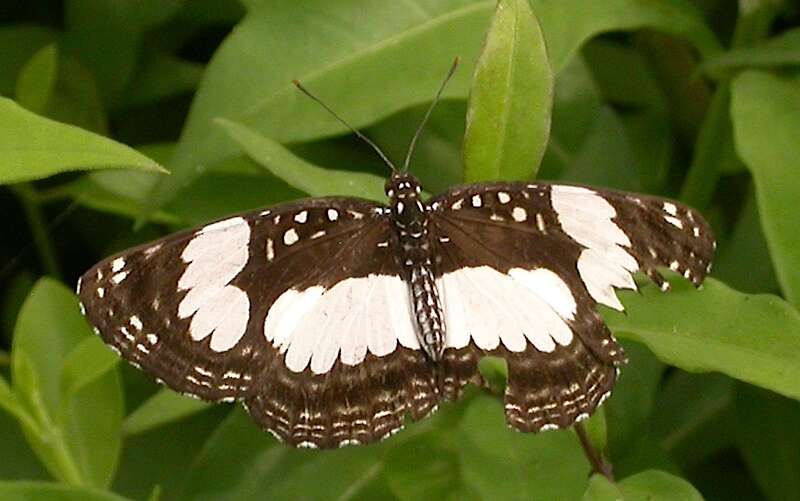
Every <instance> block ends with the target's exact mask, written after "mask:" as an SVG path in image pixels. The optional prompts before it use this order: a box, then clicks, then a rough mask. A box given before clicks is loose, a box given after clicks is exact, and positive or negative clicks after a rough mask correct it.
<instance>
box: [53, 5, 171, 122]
mask: <svg viewBox="0 0 800 501" xmlns="http://www.w3.org/2000/svg"><path fill="white" fill-rule="evenodd" d="M183 3H184V0H142V1H130V0H123V1H114V2H108V1H106V0H70V1H68V2H66V4H65V8H64V10H65V12H64V18H65V19H64V24H65V34H64V45H65V46H66V47H67V48H69V49H70V50H71V51H73V52H77V53H78V54H79V55H80V57H81V59H82V60H83V61H86V62H87V64H89V68H90V70H91V72H92V73H93V74H94V75H95V76H96V78H97V79H98V84H99V87H100V90H101V94H102V95H103V97H104V98H105V101H106V102H107V103H109V107H110V108H116V107H118V106H119V105H120V104H121V103H122V102H123V101H124V96H125V93H126V91H127V90H128V85H129V83H130V80H131V78H132V76H133V74H134V71H135V69H136V64H137V62H138V58H139V52H140V50H141V47H142V44H143V43H144V39H145V34H146V33H145V32H146V30H148V29H150V28H152V27H154V26H156V25H158V24H159V23H162V22H164V21H165V20H166V19H168V18H169V17H170V16H172V15H173V14H175V12H177V10H178V9H179V8H180V7H181V5H182V4H183Z"/></svg>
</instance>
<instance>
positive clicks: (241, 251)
mask: <svg viewBox="0 0 800 501" xmlns="http://www.w3.org/2000/svg"><path fill="white" fill-rule="evenodd" d="M249 243H250V226H249V225H248V224H247V222H246V221H245V220H244V219H243V218H241V217H236V218H231V219H227V220H225V221H221V222H219V223H215V224H212V225H209V226H206V227H205V228H203V229H202V230H200V231H199V232H198V233H197V234H196V235H195V237H194V238H193V239H192V240H191V241H190V242H189V244H188V245H187V246H186V248H185V249H184V250H183V253H182V254H181V259H183V261H184V262H186V263H188V266H187V267H186V270H185V271H184V272H183V275H181V278H180V279H179V280H178V289H179V290H188V291H189V292H188V293H187V294H186V296H184V298H183V300H182V301H181V302H180V304H179V305H178V317H179V318H188V317H190V316H191V315H193V314H194V313H195V312H197V311H198V310H199V309H201V308H203V307H204V306H205V305H208V306H209V307H212V308H213V307H214V306H213V305H212V304H211V303H212V299H213V298H215V297H216V296H217V294H219V293H220V291H221V290H222V288H223V287H225V286H226V285H227V284H229V283H230V282H231V280H233V279H234V278H236V275H238V274H239V272H240V271H242V269H243V268H244V266H245V265H246V264H247V259H248V256H249V252H248V245H249Z"/></svg>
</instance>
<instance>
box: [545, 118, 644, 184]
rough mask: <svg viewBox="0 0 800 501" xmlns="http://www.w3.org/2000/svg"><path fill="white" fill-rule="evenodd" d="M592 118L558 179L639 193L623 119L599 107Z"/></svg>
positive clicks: (633, 161) (634, 164)
mask: <svg viewBox="0 0 800 501" xmlns="http://www.w3.org/2000/svg"><path fill="white" fill-rule="evenodd" d="M594 118H595V120H594V123H593V124H592V129H591V130H590V131H589V134H588V136H587V137H586V139H585V141H584V142H583V144H582V145H581V146H580V148H579V149H578V150H577V151H576V152H575V153H574V155H573V156H572V158H571V159H570V162H569V164H568V165H566V166H565V169H564V171H563V172H562V173H561V175H560V176H559V179H561V180H564V181H570V182H575V183H584V184H593V185H596V186H606V187H609V188H616V189H620V190H628V191H641V190H640V187H641V181H640V180H639V177H638V176H637V175H636V174H637V172H636V171H637V166H636V159H635V157H634V153H633V150H632V148H631V144H630V139H629V138H628V134H627V132H626V131H625V125H624V124H623V123H622V120H620V118H619V116H618V115H617V113H616V112H615V111H614V110H612V109H611V108H610V107H608V106H603V107H602V108H600V109H599V110H598V112H597V115H596V116H595V117H594Z"/></svg>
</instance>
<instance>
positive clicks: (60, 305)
mask: <svg viewBox="0 0 800 501" xmlns="http://www.w3.org/2000/svg"><path fill="white" fill-rule="evenodd" d="M35 5H38V6H39V7H34V8H28V9H24V8H19V9H15V8H13V7H12V8H5V7H4V8H2V9H0V20H2V22H3V24H2V25H1V26H0V47H3V48H4V49H3V50H2V52H0V94H2V95H3V96H5V97H2V98H0V183H3V184H4V185H5V186H3V187H2V189H0V208H2V212H3V214H4V215H5V217H4V221H3V222H2V226H0V227H2V234H3V237H2V239H0V263H2V265H0V284H2V289H0V300H2V305H3V307H2V311H1V312H0V315H1V316H0V336H2V337H0V350H1V351H0V409H2V411H0V444H2V447H0V499H20V498H24V497H25V496H27V498H30V499H41V498H47V499H51V498H52V499H97V500H110V499H122V496H124V497H125V498H132V499H158V498H160V497H162V498H163V499H198V498H199V499H280V498H299V499H309V498H312V499H317V498H319V499H322V498H339V499H349V498H364V499H369V498H387V499H393V498H399V499H420V498H444V497H447V498H458V499H460V498H491V499H505V498H529V499H579V498H581V496H583V498H584V499H587V500H605V499H619V498H623V499H682V500H683V499H700V498H701V494H700V493H702V496H703V497H706V498H708V499H731V498H733V497H734V496H736V497H738V498H741V499H751V498H752V499H770V500H787V499H800V453H798V451H800V404H798V402H797V400H798V399H800V313H798V309H797V308H798V307H800V272H798V270H800V231H798V229H797V227H796V220H797V217H796V213H797V207H798V202H800V175H799V174H798V173H800V77H799V76H798V71H797V69H798V65H799V64H800V29H799V28H797V24H798V20H800V11H798V9H797V6H796V5H794V4H790V2H785V3H784V2H782V1H780V0H754V1H747V2H746V1H740V2H739V5H738V8H736V6H733V5H731V2H726V1H724V0H694V1H692V0H651V1H642V0H596V1H594V0H592V1H579V0H530V3H528V2H527V1H526V0H502V1H501V2H500V4H499V6H497V5H496V4H495V1H494V0H447V1H438V0H410V1H408V2H391V1H384V0H374V1H369V2H363V1H360V0H340V1H336V2H331V1H329V0H308V1H306V2H302V3H300V2H288V1H286V2H275V1H266V0H242V5H240V4H239V3H237V2H234V1H221V0H216V1H215V0H192V1H188V0H168V1H162V0H137V1H133V0H118V1H108V0H65V1H64V2H58V1H55V0H52V1H42V2H39V3H36V4H35ZM55 26H58V28H56V27H55ZM234 26H235V29H234V30H233V31H230V29H231V28H232V27H234ZM487 33H488V34H487ZM482 44H483V46H482ZM212 51H213V57H211V59H210V61H208V62H207V61H206V58H207V56H208V54H210V53H211V52H212ZM457 55H459V56H461V57H462V60H463V63H462V67H461V68H460V69H459V71H458V72H457V73H456V76H455V77H454V79H453V81H452V82H451V84H450V86H449V87H448V88H447V89H446V91H445V101H444V102H443V103H442V104H441V105H440V106H439V107H438V108H437V109H436V111H435V113H434V116H433V118H432V121H431V124H430V125H429V127H428V129H427V130H426V131H425V133H424V135H423V136H422V138H421V140H420V144H419V148H418V153H417V155H416V158H415V160H414V162H413V165H412V170H413V171H414V172H415V173H416V174H417V175H418V176H419V177H420V178H421V179H422V181H423V183H424V185H425V187H426V189H427V190H429V192H432V193H433V192H437V191H439V190H441V189H443V188H445V187H447V186H450V185H453V184H456V183H458V182H462V181H464V180H466V181H476V180H483V179H529V178H533V177H534V176H537V175H538V177H541V178H546V179H558V180H565V181H575V182H585V183H591V184H597V185H602V186H607V187H614V188H620V189H627V190H634V191H643V192H649V193H655V194H659V195H664V196H673V197H676V198H679V199H681V200H682V201H684V202H687V203H689V204H691V205H693V206H695V207H697V208H698V209H700V210H701V211H702V212H703V213H704V214H705V215H707V216H708V218H709V219H710V220H711V221H712V223H713V225H714V227H715V230H716V232H717V235H718V240H719V248H718V252H717V259H716V265H715V270H714V272H713V274H712V277H711V278H709V279H708V280H707V282H706V284H705V286H704V288H703V289H702V290H700V291H695V290H693V289H692V287H691V286H689V284H688V283H685V282H683V281H682V280H681V279H680V278H675V280H674V282H675V287H674V290H673V291H672V292H670V293H669V294H661V293H659V292H657V291H656V290H655V288H654V287H651V286H649V285H645V286H643V288H642V293H641V294H636V293H620V297H621V299H622V301H623V302H624V303H625V305H626V308H627V311H628V314H627V315H621V314H617V313H615V312H611V311H608V310H604V311H603V315H604V316H605V318H606V319H607V321H608V323H609V325H610V326H611V328H612V330H613V331H614V332H615V334H616V335H617V336H618V337H620V338H622V339H623V340H624V343H625V346H626V349H627V351H628V353H629V356H630V359H631V362H630V364H629V365H628V366H627V367H625V368H624V369H623V372H622V376H621V379H620V381H619V383H618V386H617V389H616V390H615V393H614V396H613V397H612V398H611V399H610V400H609V402H608V403H607V404H606V405H605V406H604V407H603V409H602V410H601V411H600V412H598V413H597V415H596V417H593V418H592V419H591V420H590V421H589V424H588V426H587V428H588V431H589V437H590V439H591V441H592V443H593V447H594V448H596V449H597V450H600V451H603V453H604V455H605V457H606V459H607V460H608V461H609V462H610V463H611V464H612V465H613V466H614V472H615V478H616V480H615V481H613V482H612V481H611V480H609V479H607V478H606V477H604V476H602V475H599V474H595V475H593V476H590V474H591V471H592V467H591V465H590V462H589V461H588V460H587V458H586V456H585V455H584V452H583V450H582V449H581V445H580V442H579V440H578V438H577V437H576V435H575V433H574V432H573V431H572V430H566V431H558V432H548V433H543V434H539V435H520V434H514V433H512V432H510V431H509V430H507V429H506V427H505V425H504V424H503V415H502V409H501V405H500V403H499V401H498V399H496V398H494V397H492V396H490V395H488V394H485V393H481V392H474V393H473V394H471V395H470V396H469V397H468V398H466V399H464V400H463V401H461V402H459V403H456V404H453V405H446V406H444V408H442V409H441V410H440V411H439V412H438V413H437V414H435V415H434V416H433V417H431V418H429V419H427V420H425V421H423V422H421V423H418V424H416V425H413V426H410V427H408V428H407V430H406V431H404V432H402V433H400V434H398V435H397V436H395V437H393V438H392V439H390V440H387V441H385V442H382V443H380V444H378V445H374V446H369V447H356V448H347V449H343V450H339V451H333V452H322V453H321V452H315V451H299V450H290V449H288V448H286V447H283V446H281V445H279V444H277V443H275V441H274V440H273V439H272V438H271V437H269V436H268V435H265V434H263V433H261V432H260V431H258V430H257V429H256V427H255V426H253V425H252V423H251V422H250V420H249V419H248V418H247V417H246V416H245V414H244V413H243V412H242V411H241V410H240V409H236V408H233V407H230V406H224V405H220V406H208V405H206V404H203V403H200V402H197V401H194V400H187V399H185V398H183V397H179V396H177V395H176V394H174V393H172V392H170V391H168V390H159V389H158V388H157V387H156V386H155V385H154V384H153V383H152V382H151V381H150V380H149V379H147V378H145V377H144V376H142V375H141V373H139V372H138V371H135V370H133V369H131V368H130V367H128V366H126V365H124V364H119V363H118V359H117V358H116V356H114V355H113V354H112V353H111V352H110V351H109V350H107V348H106V347H105V346H103V345H102V343H101V342H100V341H99V340H98V339H97V338H96V337H95V336H93V335H92V334H91V331H90V329H89V327H88V326H87V325H86V323H85V321H84V320H83V318H82V317H81V315H80V313H79V312H78V308H77V300H76V298H75V296H74V295H73V294H72V293H71V292H70V289H72V285H73V284H74V281H75V278H76V277H77V276H78V275H79V274H80V273H81V272H83V271H84V269H85V268H86V267H88V266H89V265H91V264H92V263H93V262H94V261H95V260H97V259H99V258H100V257H102V256H105V255H108V254H110V253H111V252H113V251H115V250H119V249H122V248H125V247H128V246H130V245H133V244H136V243H140V242H144V241H147V240H150V239H152V238H154V237H156V236H159V235H163V234H166V233H168V232H169V231H171V230H175V229H177V228H180V227H185V226H188V225H193V224H198V223H200V222H204V221H208V220H209V219H211V218H214V217H219V216H223V215H225V214H229V213H232V212H235V211H239V210H245V209H251V208H255V207H261V206H265V205H270V204H273V203H277V202H281V201H285V200H289V199H293V198H298V197H301V196H309V195H310V196H318V195H332V194H347V195H357V196H363V197H368V198H373V199H382V198H383V190H382V185H383V179H384V178H385V176H386V172H385V169H384V168H383V167H381V165H380V164H379V162H378V161H377V159H376V158H375V157H374V155H373V154H372V153H371V152H370V151H369V150H368V149H367V148H365V147H364V146H363V145H362V144H360V143H358V142H356V141H354V140H353V138H352V136H349V135H346V133H347V131H346V130H345V129H344V128H343V127H342V126H341V124H339V123H337V122H336V121H334V120H333V119H332V118H330V117H329V116H327V115H326V114H325V113H324V112H323V111H322V110H320V109H319V107H318V106H316V105H315V104H314V103H313V102H310V101H309V100H308V99H306V98H305V97H303V96H302V95H300V94H299V93H298V92H297V91H296V90H295V89H294V88H293V87H292V86H291V83H290V82H291V80H292V79H300V80H302V81H303V83H304V84H305V85H307V86H308V87H309V88H311V89H312V90H313V91H314V92H315V93H317V94H318V95H320V96H321V97H322V98H323V99H324V100H325V101H327V102H329V103H331V104H332V105H333V106H334V107H335V108H336V109H337V110H338V111H339V112H340V113H341V114H342V115H344V116H346V117H347V119H348V120H349V121H351V122H352V123H353V124H354V125H356V126H358V127H361V128H363V129H364V130H365V131H366V133H367V134H368V135H370V137H372V138H373V139H374V140H375V141H376V142H377V143H378V144H380V145H381V146H382V147H383V148H384V149H385V150H386V151H387V152H388V153H389V155H390V156H391V157H392V158H395V159H399V158H402V155H403V154H404V152H405V148H406V143H407V141H408V139H409V138H410V137H411V133H412V132H413V129H414V127H415V126H416V124H417V123H418V120H419V118H420V116H421V115H422V114H423V113H424V110H425V107H426V106H427V103H428V102H429V101H430V99H431V97H432V94H433V91H434V90H435V89H436V87H437V85H438V83H439V81H440V79H441V78H442V76H443V73H444V71H445V70H446V69H447V67H448V65H449V64H450V62H451V61H452V59H453V58H454V57H455V56H457ZM190 103H191V106H189V104H190ZM465 116H468V117H470V118H469V120H467V121H466V123H465ZM551 123H552V127H551ZM110 138H113V139H110ZM462 141H463V146H462ZM124 144H131V145H136V149H135V150H134V149H132V148H130V147H128V146H124ZM462 148H463V161H462ZM161 165H163V166H164V167H165V168H166V169H167V170H169V171H170V173H171V174H170V175H168V176H165V175H163V174H162V173H161V172H159V171H161V170H163V169H162V167H160V166H161ZM134 226H135V229H134ZM28 242H31V243H32V244H31V245H29V244H28ZM43 276H46V277H44V278H42V277H43ZM489 362H491V361H489ZM487 370H489V371H491V370H499V371H500V373H501V374H500V383H501V384H502V368H500V369H497V367H496V366H493V365H492V364H491V363H488V364H487Z"/></svg>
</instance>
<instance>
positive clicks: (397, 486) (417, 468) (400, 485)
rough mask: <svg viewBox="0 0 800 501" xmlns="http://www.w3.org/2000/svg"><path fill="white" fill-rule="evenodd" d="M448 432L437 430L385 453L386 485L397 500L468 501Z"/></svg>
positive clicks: (454, 446)
mask: <svg viewBox="0 0 800 501" xmlns="http://www.w3.org/2000/svg"><path fill="white" fill-rule="evenodd" d="M450 431H451V430H445V429H442V430H437V432H434V433H426V434H424V435H420V436H418V437H414V438H412V439H411V440H409V441H407V442H406V443H403V444H402V445H400V446H398V447H396V448H394V449H392V450H391V451H389V453H388V455H387V459H386V471H385V473H384V475H385V476H386V479H387V482H388V484H389V486H390V488H391V490H392V493H393V494H394V495H395V496H397V497H398V498H399V499H401V500H409V501H412V500H417V499H472V498H476V499H477V496H475V495H474V494H473V495H472V497H468V496H467V494H468V492H469V491H468V490H467V489H464V488H463V487H464V486H463V479H462V478H461V467H460V462H459V456H458V449H457V447H456V444H454V443H453V442H454V441H455V440H454V437H453V435H454V434H453V433H451V432H450Z"/></svg>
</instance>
